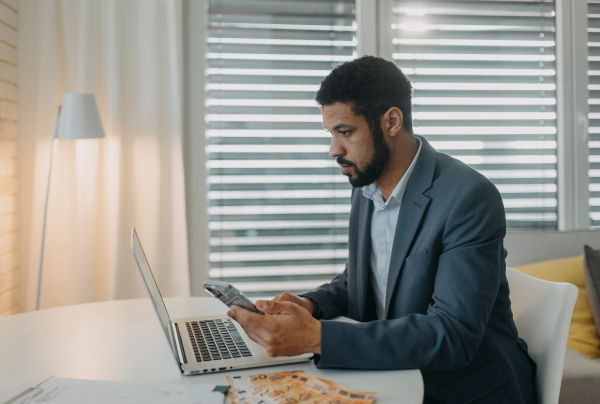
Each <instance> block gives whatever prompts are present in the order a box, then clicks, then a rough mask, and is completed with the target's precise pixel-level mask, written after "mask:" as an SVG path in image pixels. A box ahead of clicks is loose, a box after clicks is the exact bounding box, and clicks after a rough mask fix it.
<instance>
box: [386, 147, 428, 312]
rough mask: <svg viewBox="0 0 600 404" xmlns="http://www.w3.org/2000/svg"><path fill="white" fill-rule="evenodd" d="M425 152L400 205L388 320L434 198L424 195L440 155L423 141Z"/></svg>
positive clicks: (393, 247) (393, 253)
mask: <svg viewBox="0 0 600 404" xmlns="http://www.w3.org/2000/svg"><path fill="white" fill-rule="evenodd" d="M418 137H419V139H421V142H422V147H421V153H420V154H419V159H418V160H417V163H416V165H415V168H414V170H413V172H412V175H411V177H410V179H409V180H408V184H407V187H406V191H405V193H404V197H403V198H402V204H401V206H400V215H399V216H398V223H397V224H396V231H395V233H394V243H393V246H392V255H391V257H390V269H389V272H388V282H387V288H386V291H385V317H386V318H387V315H388V311H389V309H390V302H391V300H392V295H393V292H394V289H395V287H396V283H397V282H398V279H399V278H400V273H401V269H402V267H403V264H404V260H405V259H406V254H407V253H408V249H409V248H410V246H411V245H412V243H413V240H414V238H415V235H416V233H417V229H418V228H419V224H420V223H421V219H422V218H423V214H424V213H425V210H426V209H427V205H429V202H430V199H429V198H428V197H427V196H425V195H423V193H424V192H425V191H427V190H428V189H429V188H431V183H432V181H433V174H434V171H435V164H436V161H437V152H436V151H435V149H434V148H433V147H431V145H430V144H429V143H428V142H427V140H425V139H424V138H422V137H421V136H418Z"/></svg>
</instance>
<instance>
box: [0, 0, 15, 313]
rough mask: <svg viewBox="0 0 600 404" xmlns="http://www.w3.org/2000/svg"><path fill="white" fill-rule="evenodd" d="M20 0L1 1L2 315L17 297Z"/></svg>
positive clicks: (0, 286)
mask: <svg viewBox="0 0 600 404" xmlns="http://www.w3.org/2000/svg"><path fill="white" fill-rule="evenodd" d="M18 8H19V5H18V0H0V316H6V315H9V314H15V313H17V312H18V310H19V305H18V299H17V288H18V277H17V271H18V264H17V261H18V260H17V214H18V203H17V184H18V183H17V98H18V96H17V26H18V16H17V13H18Z"/></svg>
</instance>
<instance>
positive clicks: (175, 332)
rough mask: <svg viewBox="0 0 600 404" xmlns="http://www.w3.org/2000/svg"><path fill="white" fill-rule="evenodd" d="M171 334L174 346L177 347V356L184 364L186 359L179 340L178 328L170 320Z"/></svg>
mask: <svg viewBox="0 0 600 404" xmlns="http://www.w3.org/2000/svg"><path fill="white" fill-rule="evenodd" d="M171 334H172V335H173V341H174V342H175V346H176V347H177V356H178V358H179V363H180V364H182V365H183V364H186V363H187V359H186V357H185V352H184V351H183V343H182V342H181V337H180V335H179V330H178V329H177V324H175V323H173V322H171Z"/></svg>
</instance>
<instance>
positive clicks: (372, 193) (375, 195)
mask: <svg viewBox="0 0 600 404" xmlns="http://www.w3.org/2000/svg"><path fill="white" fill-rule="evenodd" d="M415 139H417V142H418V143H419V148H418V149H417V153H416V154H415V157H414V158H413V160H412V162H411V163H410V166H408V169H407V170H406V172H405V173H404V175H403V176H402V178H400V181H398V184H397V185H396V187H395V188H394V190H393V191H392V194H391V195H390V197H389V198H388V200H387V201H386V202H383V195H382V194H381V190H380V189H379V187H378V186H377V184H375V183H374V182H373V183H372V184H369V185H367V186H365V187H363V188H362V193H363V196H365V197H366V198H369V199H371V200H372V201H373V203H375V207H376V208H377V209H379V208H381V207H382V206H385V205H388V204H389V203H390V200H391V199H392V198H394V199H395V200H396V201H398V202H402V198H404V192H405V191H406V186H407V185H408V180H409V178H410V175H411V174H412V172H413V169H414V168H415V165H416V163H417V160H418V158H419V154H420V153H421V147H422V146H423V142H421V139H419V138H418V137H416V136H415Z"/></svg>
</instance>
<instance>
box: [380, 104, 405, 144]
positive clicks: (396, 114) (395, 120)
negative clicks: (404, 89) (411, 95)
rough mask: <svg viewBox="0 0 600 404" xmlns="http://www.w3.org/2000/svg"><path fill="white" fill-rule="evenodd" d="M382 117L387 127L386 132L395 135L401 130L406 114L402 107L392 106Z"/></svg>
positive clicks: (391, 135)
mask: <svg viewBox="0 0 600 404" xmlns="http://www.w3.org/2000/svg"><path fill="white" fill-rule="evenodd" d="M381 118H382V121H383V122H382V127H383V128H384V129H385V132H386V134H387V135H388V136H390V137H394V136H396V135H397V134H398V133H400V130H401V129H402V122H403V120H404V115H403V114H402V111H400V108H398V107H392V108H390V109H388V110H387V112H386V113H385V114H383V116H382V117H381Z"/></svg>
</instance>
